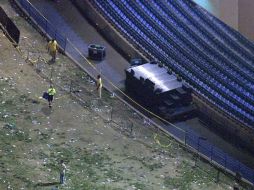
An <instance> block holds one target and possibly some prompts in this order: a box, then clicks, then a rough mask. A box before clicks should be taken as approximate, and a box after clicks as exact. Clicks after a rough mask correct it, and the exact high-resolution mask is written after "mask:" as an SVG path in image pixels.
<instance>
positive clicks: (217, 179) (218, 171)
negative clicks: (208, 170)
mask: <svg viewBox="0 0 254 190" xmlns="http://www.w3.org/2000/svg"><path fill="white" fill-rule="evenodd" d="M219 181H220V170H219V169H218V170H217V175H216V180H215V183H219Z"/></svg>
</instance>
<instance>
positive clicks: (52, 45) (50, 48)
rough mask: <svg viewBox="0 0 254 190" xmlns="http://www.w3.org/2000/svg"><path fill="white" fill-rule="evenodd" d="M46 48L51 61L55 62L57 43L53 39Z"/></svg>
mask: <svg viewBox="0 0 254 190" xmlns="http://www.w3.org/2000/svg"><path fill="white" fill-rule="evenodd" d="M47 48H48V52H49V54H50V56H51V57H52V59H51V61H53V62H55V61H56V53H57V50H58V44H57V41H56V40H55V39H52V40H50V41H49V43H48V46H47Z"/></svg>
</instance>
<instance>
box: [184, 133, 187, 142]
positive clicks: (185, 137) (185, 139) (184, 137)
mask: <svg viewBox="0 0 254 190" xmlns="http://www.w3.org/2000/svg"><path fill="white" fill-rule="evenodd" d="M186 134H187V132H186V131H184V145H185V146H186V138H187V137H186Z"/></svg>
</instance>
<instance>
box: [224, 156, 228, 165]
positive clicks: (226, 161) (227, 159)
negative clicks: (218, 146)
mask: <svg viewBox="0 0 254 190" xmlns="http://www.w3.org/2000/svg"><path fill="white" fill-rule="evenodd" d="M224 159H225V166H224V167H225V168H227V160H228V158H227V155H225V158H224Z"/></svg>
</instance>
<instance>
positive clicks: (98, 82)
mask: <svg viewBox="0 0 254 190" xmlns="http://www.w3.org/2000/svg"><path fill="white" fill-rule="evenodd" d="M96 89H97V91H98V95H99V98H101V89H102V80H101V75H98V76H97V81H96Z"/></svg>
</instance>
